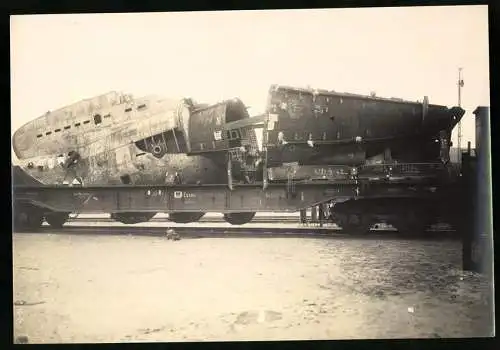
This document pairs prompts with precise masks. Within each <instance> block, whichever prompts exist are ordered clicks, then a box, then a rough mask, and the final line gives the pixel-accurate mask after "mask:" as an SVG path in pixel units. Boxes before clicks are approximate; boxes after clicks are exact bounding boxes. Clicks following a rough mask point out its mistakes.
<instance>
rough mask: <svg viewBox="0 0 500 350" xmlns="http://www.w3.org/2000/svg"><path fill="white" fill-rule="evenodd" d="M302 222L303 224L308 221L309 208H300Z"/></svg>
mask: <svg viewBox="0 0 500 350" xmlns="http://www.w3.org/2000/svg"><path fill="white" fill-rule="evenodd" d="M300 223H301V224H305V223H307V209H301V210H300Z"/></svg>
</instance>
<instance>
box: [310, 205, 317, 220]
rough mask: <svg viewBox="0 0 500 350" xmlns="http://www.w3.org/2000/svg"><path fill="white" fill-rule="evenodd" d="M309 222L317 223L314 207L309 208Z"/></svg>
mask: <svg viewBox="0 0 500 350" xmlns="http://www.w3.org/2000/svg"><path fill="white" fill-rule="evenodd" d="M311 222H313V223H316V222H318V212H317V210H316V206H315V205H314V206H312V207H311Z"/></svg>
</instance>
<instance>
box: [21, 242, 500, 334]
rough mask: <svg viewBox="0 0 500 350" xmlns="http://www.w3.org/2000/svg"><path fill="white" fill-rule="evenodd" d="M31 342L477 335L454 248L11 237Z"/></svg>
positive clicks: (470, 281) (477, 282) (483, 309)
mask: <svg viewBox="0 0 500 350" xmlns="http://www.w3.org/2000/svg"><path fill="white" fill-rule="evenodd" d="M13 245H14V247H13V249H14V333H15V334H14V336H15V337H27V339H28V340H29V342H30V343H60V342H126V341H131V342H137V341H202V340H210V341H217V340H283V339H353V338H364V339H366V338H371V339H373V338H416V337H418V338H429V337H480V336H491V335H492V332H493V331H492V329H493V328H492V321H491V317H492V316H491V314H490V310H491V308H492V306H491V305H488V300H487V297H486V296H487V292H488V290H489V283H488V281H486V280H485V278H483V277H481V276H478V275H474V274H467V275H464V274H463V273H461V271H460V264H461V257H460V256H461V246H460V243H459V242H452V241H446V242H445V241H441V242H436V241H434V242H432V241H429V242H417V241H403V240H389V239H381V240H376V239H371V240H368V239H299V238H269V239H266V238H234V239H233V238H229V239H228V238H222V239H215V238H213V239H212V238H204V239H183V240H180V241H169V240H166V239H163V238H153V237H134V236H126V235H125V236H121V237H117V236H88V235H86V236H75V235H73V236H71V235H62V234H61V235H47V234H14V235H13Z"/></svg>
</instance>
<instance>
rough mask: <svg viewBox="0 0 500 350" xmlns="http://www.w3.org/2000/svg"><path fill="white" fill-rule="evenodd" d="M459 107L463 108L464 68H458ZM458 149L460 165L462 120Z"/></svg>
mask: <svg viewBox="0 0 500 350" xmlns="http://www.w3.org/2000/svg"><path fill="white" fill-rule="evenodd" d="M457 85H458V107H462V87H463V86H464V81H463V79H462V68H458V83H457ZM457 141H458V142H457V143H458V145H457V147H458V153H457V154H458V155H457V158H458V159H457V161H458V163H459V164H460V162H461V160H462V120H460V121H459V122H458V130H457Z"/></svg>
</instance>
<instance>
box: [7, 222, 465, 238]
mask: <svg viewBox="0 0 500 350" xmlns="http://www.w3.org/2000/svg"><path fill="white" fill-rule="evenodd" d="M169 228H172V229H173V230H174V231H175V232H176V233H178V234H179V236H180V238H182V239H184V238H223V237H227V238H273V237H274V238H276V237H296V238H337V239H338V238H342V239H373V238H376V239H416V240H421V239H431V240H442V239H458V237H457V235H456V234H455V232H453V231H435V230H431V231H426V232H420V233H417V232H416V233H415V234H411V235H404V236H403V235H401V234H400V233H399V232H398V231H396V230H387V229H378V230H377V229H375V230H374V229H372V230H371V231H370V232H367V233H365V234H352V233H349V232H345V231H343V230H341V229H340V228H338V227H332V226H323V227H319V226H318V225H290V224H274V225H272V224H267V225H262V224H246V225H243V226H231V225H229V224H227V226H225V225H224V224H222V223H220V224H206V223H205V225H204V223H201V222H198V223H194V224H187V225H186V224H182V225H181V224H170V223H167V222H165V224H154V223H153V224H152V225H123V224H120V223H115V225H113V224H108V223H97V222H94V223H93V225H82V224H80V223H74V222H73V223H68V224H67V225H65V226H64V227H63V228H62V229H53V228H51V227H50V226H48V225H44V226H42V227H41V229H40V230H38V231H37V232H36V233H38V234H65V235H67V234H69V235H114V236H150V237H166V236H167V235H166V232H167V230H168V229H169ZM17 233H19V234H23V233H32V232H16V234H17Z"/></svg>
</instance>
